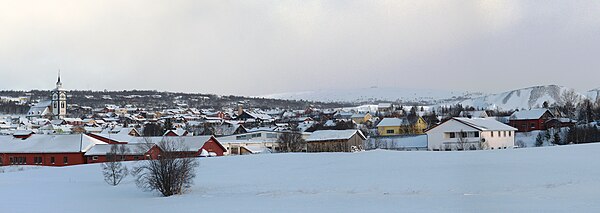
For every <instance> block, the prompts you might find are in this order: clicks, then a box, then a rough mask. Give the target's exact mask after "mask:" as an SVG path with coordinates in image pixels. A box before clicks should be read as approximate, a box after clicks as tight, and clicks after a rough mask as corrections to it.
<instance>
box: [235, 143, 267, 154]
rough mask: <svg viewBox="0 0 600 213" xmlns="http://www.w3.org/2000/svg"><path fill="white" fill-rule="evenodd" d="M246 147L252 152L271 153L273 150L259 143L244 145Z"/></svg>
mask: <svg viewBox="0 0 600 213" xmlns="http://www.w3.org/2000/svg"><path fill="white" fill-rule="evenodd" d="M242 147H243V148H244V149H246V150H248V151H250V153H252V154H268V153H271V150H270V149H269V148H267V147H264V146H257V145H247V146H242Z"/></svg>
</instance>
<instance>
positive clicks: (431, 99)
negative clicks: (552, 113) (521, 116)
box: [264, 85, 600, 110]
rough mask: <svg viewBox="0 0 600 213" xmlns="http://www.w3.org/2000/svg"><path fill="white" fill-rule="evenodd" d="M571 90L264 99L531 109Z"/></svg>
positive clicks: (322, 93)
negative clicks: (385, 102)
mask: <svg viewBox="0 0 600 213" xmlns="http://www.w3.org/2000/svg"><path fill="white" fill-rule="evenodd" d="M569 90H572V89H571V88H568V87H564V86H559V85H542V86H533V87H527V88H522V89H516V90H511V91H507V92H502V93H497V94H488V95H484V94H481V93H467V92H451V91H442V90H433V89H401V88H377V87H372V88H366V89H364V88H363V89H348V90H318V91H308V92H299V93H280V94H273V95H267V96H264V97H267V98H276V99H289V100H300V99H302V100H311V101H323V102H347V103H364V102H374V103H376V102H384V101H388V102H402V103H407V102H411V103H421V104H422V105H430V106H442V105H453V104H462V105H463V106H473V107H475V108H480V109H490V110H491V109H500V110H511V109H531V108H536V107H541V106H542V105H543V104H544V102H548V104H550V105H552V104H555V103H558V102H559V101H560V99H561V95H562V94H563V93H564V92H566V91H569ZM576 93H577V94H578V95H579V96H581V97H582V98H589V99H590V100H592V101H596V99H597V98H599V97H600V88H597V89H592V90H589V91H587V92H584V93H580V92H576Z"/></svg>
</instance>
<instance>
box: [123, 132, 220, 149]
mask: <svg viewBox="0 0 600 213" xmlns="http://www.w3.org/2000/svg"><path fill="white" fill-rule="evenodd" d="M211 138H212V136H209V135H208V136H207V135H203V136H183V137H132V140H131V141H129V143H130V144H136V143H138V144H139V143H147V142H148V143H154V144H158V143H160V142H161V141H162V140H166V141H168V142H177V143H179V142H180V143H181V145H182V148H185V149H184V150H180V151H189V152H196V151H199V150H200V149H201V148H202V146H204V143H206V142H208V141H209V140H210V139H211Z"/></svg>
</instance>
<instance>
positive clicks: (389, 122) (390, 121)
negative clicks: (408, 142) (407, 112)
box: [377, 118, 406, 127]
mask: <svg viewBox="0 0 600 213" xmlns="http://www.w3.org/2000/svg"><path fill="white" fill-rule="evenodd" d="M405 123H406V122H405V120H404V119H400V118H383V120H381V122H379V124H377V127H394V126H402V125H403V124H405Z"/></svg>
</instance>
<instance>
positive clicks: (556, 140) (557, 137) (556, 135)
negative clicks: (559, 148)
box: [553, 130, 564, 145]
mask: <svg viewBox="0 0 600 213" xmlns="http://www.w3.org/2000/svg"><path fill="white" fill-rule="evenodd" d="M553 141H554V144H558V145H564V143H563V142H562V141H561V139H560V131H559V130H556V131H554V140H553Z"/></svg>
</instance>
